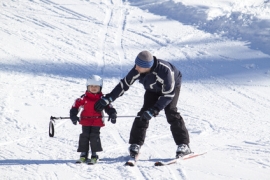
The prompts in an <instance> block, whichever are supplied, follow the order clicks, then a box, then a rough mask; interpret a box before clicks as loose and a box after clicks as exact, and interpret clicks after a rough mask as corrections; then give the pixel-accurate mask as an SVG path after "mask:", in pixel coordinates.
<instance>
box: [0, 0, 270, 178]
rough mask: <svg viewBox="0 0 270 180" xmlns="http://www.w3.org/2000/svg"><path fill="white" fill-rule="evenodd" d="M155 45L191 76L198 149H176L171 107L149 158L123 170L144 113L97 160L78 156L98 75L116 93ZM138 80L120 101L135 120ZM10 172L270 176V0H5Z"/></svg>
mask: <svg viewBox="0 0 270 180" xmlns="http://www.w3.org/2000/svg"><path fill="white" fill-rule="evenodd" d="M142 50H148V51H150V52H151V53H152V54H153V55H155V56H156V57H157V58H159V59H163V60H167V61H169V62H171V63H172V64H174V65H175V66H176V67H178V69H179V70H180V71H181V72H182V74H183V81H182V87H181V93H180V98H179V102H178V106H177V107H178V110H179V112H180V113H181V115H182V116H183V118H184V120H185V123H186V126H187V129H188V131H189V134H190V140H191V142H190V147H191V150H192V151H194V152H197V153H201V152H207V154H205V155H203V156H200V157H196V158H194V159H190V160H186V161H180V162H178V163H177V164H174V165H170V166H165V167H155V166H154V163H155V162H156V161H164V160H167V159H170V158H173V157H174V156H175V151H176V147H177V146H176V144H175V143H174V141H173V138H172V135H171V132H170V126H169V124H168V123H167V120H166V118H165V114H164V111H161V112H160V115H159V116H158V117H156V118H153V119H151V122H150V127H149V129H148V131H147V137H146V141H145V144H144V145H143V146H142V149H141V155H140V161H139V162H138V164H137V166H135V167H125V166H123V164H124V163H125V161H126V160H127V159H128V147H129V143H128V140H129V132H130V129H131V126H132V122H133V119H134V118H121V117H119V118H118V119H117V122H116V124H111V123H110V122H107V123H106V126H105V127H103V128H102V129H101V140H102V146H103V152H100V153H99V157H100V159H101V160H100V162H99V163H98V164H96V165H94V166H88V165H85V164H80V165H78V164H75V163H74V162H75V160H76V159H78V158H79V153H78V152H77V146H78V138H79V134H80V133H81V126H80V125H77V126H74V125H73V124H72V123H71V121H70V120H69V119H63V120H57V121H56V122H55V136H54V137H53V138H51V137H49V135H48V127H49V120H50V117H51V116H56V117H68V116H69V110H70V108H71V106H72V104H73V102H74V100H75V99H76V98H78V97H80V96H81V95H82V94H83V93H84V92H85V90H86V86H85V82H86V79H87V77H88V76H89V75H90V74H97V75H100V76H102V77H103V78H104V87H103V93H105V94H106V93H109V92H110V91H111V90H112V89H113V88H114V87H115V85H117V84H118V82H119V80H120V79H121V78H123V77H124V76H125V75H126V74H127V72H128V71H129V70H130V69H131V68H132V67H133V66H134V60H135V57H136V56H137V54H138V53H139V52H140V51H142ZM143 94H144V89H143V87H142V85H141V84H139V83H137V82H136V83H135V84H133V86H131V88H130V89H129V91H127V92H126V93H125V94H124V95H123V96H121V97H120V98H118V99H117V100H116V101H115V102H114V103H113V105H114V106H115V108H116V110H117V112H118V116H135V115H136V114H137V112H138V111H139V110H140V108H141V106H142V102H143ZM0 102H1V103H0V127H1V131H0V148H1V151H0V177H1V179H4V180H7V179H12V180H14V179H29V180H30V179H33V180H37V179H54V180H66V179H76V180H77V179H78V180H80V179H155V180H156V179H185V180H189V179H190V180H194V179H207V180H210V179H218V180H221V179H224V180H228V179H252V180H258V179H260V180H266V179H269V177H270V135H269V134H270V1H269V0H245V1H235V0H215V1H212V0H204V1H197V0H124V1H121V0H111V1H105V0H13V1H10V0H2V1H1V2H0Z"/></svg>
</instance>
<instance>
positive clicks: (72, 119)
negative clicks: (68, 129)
mask: <svg viewBox="0 0 270 180" xmlns="http://www.w3.org/2000/svg"><path fill="white" fill-rule="evenodd" d="M70 119H71V121H72V123H73V124H74V125H77V122H80V118H79V117H78V116H72V117H70Z"/></svg>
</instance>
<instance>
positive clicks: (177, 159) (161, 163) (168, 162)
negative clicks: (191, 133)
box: [155, 152, 207, 166]
mask: <svg viewBox="0 0 270 180" xmlns="http://www.w3.org/2000/svg"><path fill="white" fill-rule="evenodd" d="M206 153H207V152H204V153H191V154H188V155H185V156H183V157H179V158H173V159H171V160H168V161H158V162H155V166H167V165H171V164H175V163H177V161H179V160H187V159H191V158H195V157H198V156H202V155H204V154H206Z"/></svg>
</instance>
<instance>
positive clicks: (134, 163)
mask: <svg viewBox="0 0 270 180" xmlns="http://www.w3.org/2000/svg"><path fill="white" fill-rule="evenodd" d="M138 160H139V154H137V155H136V156H135V158H132V157H130V159H129V160H128V161H127V162H126V163H125V164H124V165H125V166H131V167H132V166H135V165H136V163H137V161H138Z"/></svg>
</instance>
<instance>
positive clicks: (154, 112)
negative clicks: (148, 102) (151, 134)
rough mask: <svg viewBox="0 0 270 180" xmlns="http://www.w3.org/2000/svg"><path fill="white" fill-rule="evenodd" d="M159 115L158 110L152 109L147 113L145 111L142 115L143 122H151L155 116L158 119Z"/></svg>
mask: <svg viewBox="0 0 270 180" xmlns="http://www.w3.org/2000/svg"><path fill="white" fill-rule="evenodd" d="M158 113H159V110H158V109H157V108H150V109H148V110H147V111H144V112H143V113H142V115H141V118H140V120H141V121H149V120H150V119H151V118H152V117H153V116H154V117H156V116H157V115H158Z"/></svg>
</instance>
